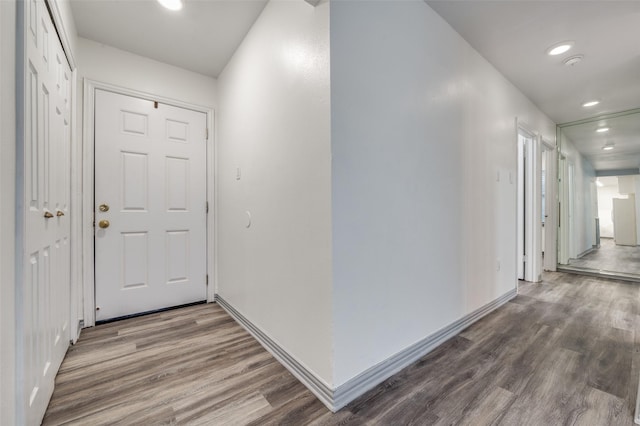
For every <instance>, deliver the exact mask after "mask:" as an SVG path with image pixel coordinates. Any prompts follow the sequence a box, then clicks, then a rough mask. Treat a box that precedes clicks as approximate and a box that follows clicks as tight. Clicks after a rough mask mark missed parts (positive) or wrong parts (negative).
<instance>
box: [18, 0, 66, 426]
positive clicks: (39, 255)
mask: <svg viewBox="0 0 640 426" xmlns="http://www.w3.org/2000/svg"><path fill="white" fill-rule="evenodd" d="M24 11H25V14H24V18H25V43H26V55H25V81H24V84H25V89H24V90H25V91H24V100H25V111H24V113H25V117H24V119H25V121H24V125H25V135H24V136H25V137H24V147H23V148H24V149H23V151H22V154H23V159H24V161H23V162H22V164H19V165H18V166H19V167H20V168H22V176H23V182H24V187H23V188H24V191H23V193H24V198H23V203H24V204H23V219H22V220H23V229H22V232H23V236H24V237H23V240H22V243H23V251H22V253H21V254H22V256H23V265H24V269H23V271H22V278H23V279H22V283H23V285H22V288H21V289H20V290H19V294H20V296H21V300H22V314H23V318H22V325H21V335H22V336H23V338H24V341H23V347H24V352H23V354H22V355H23V356H22V357H21V358H22V361H23V371H21V372H19V376H20V375H22V376H23V377H22V378H21V380H20V379H19V381H20V386H21V388H22V393H23V395H22V397H23V402H24V410H25V421H26V423H27V424H38V423H39V422H40V420H41V419H42V416H43V415H44V412H45V410H46V407H47V404H48V402H49V399H50V397H51V394H52V392H53V386H54V379H55V375H56V373H57V371H58V368H59V366H60V364H61V362H62V359H63V357H64V355H65V353H66V350H67V347H68V345H69V340H70V339H69V316H70V314H69V303H70V300H69V299H70V250H69V243H70V222H69V216H70V211H69V189H70V188H69V185H70V164H69V157H70V148H71V147H70V124H71V123H70V117H71V115H70V102H71V84H70V79H71V70H70V69H69V65H68V63H67V60H66V58H65V55H64V52H63V50H62V46H61V45H60V41H59V39H58V36H57V34H56V30H55V28H54V26H53V24H52V21H51V17H50V16H49V12H48V10H47V7H46V5H45V4H44V2H43V1H39V0H32V1H28V2H24Z"/></svg>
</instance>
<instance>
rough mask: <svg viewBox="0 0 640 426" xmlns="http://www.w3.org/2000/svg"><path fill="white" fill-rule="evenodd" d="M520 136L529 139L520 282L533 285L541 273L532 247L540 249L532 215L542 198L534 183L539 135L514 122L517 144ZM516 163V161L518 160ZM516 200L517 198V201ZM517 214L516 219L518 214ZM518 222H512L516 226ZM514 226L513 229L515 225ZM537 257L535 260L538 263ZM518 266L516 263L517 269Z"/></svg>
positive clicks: (535, 216) (537, 219)
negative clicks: (523, 260) (522, 268)
mask: <svg viewBox="0 0 640 426" xmlns="http://www.w3.org/2000/svg"><path fill="white" fill-rule="evenodd" d="M521 133H522V134H524V135H525V136H527V137H528V138H530V139H531V144H527V145H526V146H525V147H524V155H525V158H524V167H525V169H524V170H525V173H524V188H525V189H524V198H525V200H524V202H525V204H524V216H525V219H524V246H525V249H524V252H525V256H526V258H527V260H526V262H524V263H525V265H524V280H525V281H530V282H537V281H539V280H540V272H538V273H536V271H541V267H542V265H541V264H542V253H541V249H540V250H537V249H536V247H538V248H540V245H541V241H540V240H541V236H540V235H539V233H538V232H535V230H536V229H540V228H541V227H542V220H541V218H540V216H539V215H538V214H537V213H536V212H537V211H539V209H540V207H539V206H540V202H541V197H542V194H541V192H540V185H537V184H536V183H537V182H538V181H539V177H540V171H541V161H540V152H541V149H540V139H541V138H540V135H539V133H538V132H535V131H533V130H531V128H530V127H529V126H528V125H527V124H526V123H524V122H522V121H520V120H519V119H516V141H517V143H518V144H519V143H520V142H519V136H520V134H521ZM518 162H520V159H518ZM517 175H518V179H520V176H519V175H520V173H519V172H518V173H517ZM521 183H522V182H520V181H519V180H517V185H516V188H517V189H516V191H520V186H521ZM517 198H518V199H519V195H518V197H517ZM517 211H518V216H519V215H520V214H521V212H520V211H519V209H518V210H517ZM519 220H520V219H518V220H517V221H516V222H518V221H519ZM516 226H517V225H516ZM519 234H520V231H519V229H518V230H517V232H516V241H517V247H516V262H521V261H522V259H518V257H519V254H518V253H519V248H518V246H519V245H520V241H519V239H520V237H519ZM538 251H540V256H534V255H533V254H535V253H538ZM538 257H539V259H538ZM517 264H518V263H516V265H517Z"/></svg>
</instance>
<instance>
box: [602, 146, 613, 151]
mask: <svg viewBox="0 0 640 426" xmlns="http://www.w3.org/2000/svg"><path fill="white" fill-rule="evenodd" d="M612 149H613V145H607V146H603V147H602V150H603V151H611V150H612Z"/></svg>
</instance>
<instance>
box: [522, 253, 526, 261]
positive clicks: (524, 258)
mask: <svg viewBox="0 0 640 426" xmlns="http://www.w3.org/2000/svg"><path fill="white" fill-rule="evenodd" d="M522 261H523V262H524V263H527V255H526V254H525V255H524V256H522Z"/></svg>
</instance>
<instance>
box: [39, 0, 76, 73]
mask: <svg viewBox="0 0 640 426" xmlns="http://www.w3.org/2000/svg"><path fill="white" fill-rule="evenodd" d="M45 1H46V2H47V4H48V5H49V10H50V11H51V18H52V20H53V25H54V26H55V27H56V31H57V32H58V35H59V36H60V42H61V43H62V50H63V51H64V53H65V55H66V57H67V62H69V68H71V70H72V71H74V70H75V69H76V58H75V56H74V55H73V51H72V50H71V42H70V39H69V34H67V28H66V27H65V26H64V22H63V20H62V14H61V13H60V7H59V6H58V2H59V1H60V0H45Z"/></svg>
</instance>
